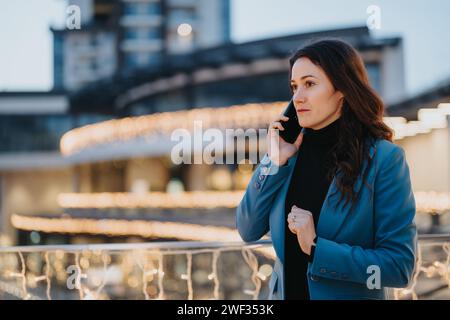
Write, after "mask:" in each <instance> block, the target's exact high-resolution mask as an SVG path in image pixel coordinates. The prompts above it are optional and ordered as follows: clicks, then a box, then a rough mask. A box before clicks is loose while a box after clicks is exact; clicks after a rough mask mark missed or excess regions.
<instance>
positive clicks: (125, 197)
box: [58, 190, 244, 209]
mask: <svg viewBox="0 0 450 320" xmlns="http://www.w3.org/2000/svg"><path fill="white" fill-rule="evenodd" d="M243 195H244V191H242V190H240V191H190V192H177V193H165V192H149V193H146V194H135V193H131V192H130V193H126V192H123V193H120V192H115V193H107V192H104V193H63V194H60V195H59V196H58V204H59V206H60V207H62V208H66V209H68V208H73V209H83V208H98V209H100V208H157V209H172V208H207V209H211V208H220V207H223V208H235V207H236V206H237V204H238V203H239V202H240V201H241V199H242V196H243Z"/></svg>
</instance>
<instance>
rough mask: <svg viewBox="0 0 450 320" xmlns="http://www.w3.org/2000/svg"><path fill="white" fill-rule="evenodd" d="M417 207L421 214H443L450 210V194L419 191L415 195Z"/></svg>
mask: <svg viewBox="0 0 450 320" xmlns="http://www.w3.org/2000/svg"><path fill="white" fill-rule="evenodd" d="M414 197H415V199H416V207H417V211H419V212H434V213H443V212H444V211H446V210H450V193H448V192H435V191H427V192H424V191H419V192H415V193H414Z"/></svg>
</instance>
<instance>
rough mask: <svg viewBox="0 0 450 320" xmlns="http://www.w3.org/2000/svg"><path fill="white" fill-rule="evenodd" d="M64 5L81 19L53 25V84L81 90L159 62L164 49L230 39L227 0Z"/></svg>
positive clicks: (93, 0) (74, 0) (97, 0)
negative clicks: (73, 25) (73, 8)
mask: <svg viewBox="0 0 450 320" xmlns="http://www.w3.org/2000/svg"><path fill="white" fill-rule="evenodd" d="M68 4H69V8H71V7H70V6H76V7H77V8H79V11H78V12H80V14H81V21H80V22H81V24H80V28H79V29H77V28H74V29H67V28H65V29H63V30H53V35H54V79H55V82H54V83H55V88H57V89H66V90H76V89H80V88H82V87H83V86H85V85H87V84H91V83H94V82H96V81H98V80H101V79H105V78H109V77H112V76H114V75H115V74H116V73H122V74H129V72H130V71H132V70H135V69H142V68H149V67H157V66H159V65H160V64H161V63H162V61H163V60H164V59H165V57H166V56H167V55H168V54H174V53H186V52H193V51H195V50H198V49H202V48H207V47H212V46H216V45H218V44H222V43H228V42H229V41H230V18H229V16H230V4H229V0H114V1H110V0H70V1H69V3H68ZM74 12H75V11H74ZM74 14H75V13H74Z"/></svg>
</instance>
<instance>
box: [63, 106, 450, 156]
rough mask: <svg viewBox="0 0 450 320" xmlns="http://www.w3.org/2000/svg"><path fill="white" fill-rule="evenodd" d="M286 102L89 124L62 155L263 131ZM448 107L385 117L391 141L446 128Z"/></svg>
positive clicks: (66, 138) (68, 136) (74, 133)
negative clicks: (198, 126)
mask: <svg viewBox="0 0 450 320" xmlns="http://www.w3.org/2000/svg"><path fill="white" fill-rule="evenodd" d="M286 105H287V102H274V103H260V104H245V105H234V106H230V107H222V108H197V109H193V110H180V111H175V112H162V113H155V114H151V115H145V116H139V117H128V118H124V119H114V120H108V121H103V122H99V123H95V124H90V125H87V126H83V127H80V128H76V129H73V130H70V131H68V132H66V133H65V134H64V135H63V137H62V138H61V141H60V149H61V153H62V154H63V155H64V156H70V155H72V154H75V153H78V152H80V151H81V150H83V149H87V148H91V147H93V146H95V145H101V144H108V143H112V142H119V141H126V140H129V139H133V138H136V137H149V136H152V135H156V136H157V135H165V136H168V135H170V134H171V133H172V132H173V130H175V129H181V128H183V129H186V130H189V131H192V128H193V123H194V121H202V124H203V128H204V129H208V128H222V129H233V128H234V129H236V128H262V127H265V126H267V125H268V124H269V123H270V122H271V121H273V119H274V118H275V117H276V116H277V115H279V114H280V113H281V112H282V111H283V110H284V108H285V107H286ZM449 105H450V104H448V103H441V104H439V105H438V108H429V109H420V110H419V111H418V118H419V120H418V121H414V122H407V121H406V119H405V118H403V117H384V119H383V120H384V121H385V122H386V124H387V125H388V126H389V127H391V128H392V129H393V130H394V132H395V135H394V139H397V140H398V139H402V138H404V137H406V136H414V135H416V134H419V133H427V132H429V130H431V129H438V128H446V127H447V120H446V116H447V115H449V114H450V106H449Z"/></svg>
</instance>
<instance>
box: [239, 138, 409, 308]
mask: <svg viewBox="0 0 450 320" xmlns="http://www.w3.org/2000/svg"><path fill="white" fill-rule="evenodd" d="M300 148H301V147H300ZM369 154H370V155H369V157H370V158H371V160H372V161H371V166H370V168H369V171H368V174H367V177H366V183H363V182H362V179H361V176H360V177H359V179H358V180H357V181H356V183H355V190H360V189H361V188H362V189H361V193H360V196H359V198H358V200H357V202H356V203H355V205H354V208H353V211H352V212H350V206H349V205H347V206H345V207H344V205H343V203H342V202H343V201H341V202H339V196H340V193H339V192H338V191H337V187H336V178H334V179H333V181H332V182H331V185H330V188H329V190H328V193H327V196H326V198H325V200H324V203H323V206H322V209H321V212H320V217H319V222H318V225H317V226H316V234H317V241H316V248H315V253H314V259H313V261H312V263H309V264H308V269H307V270H308V271H307V275H306V276H307V277H308V284H309V292H310V297H311V299H387V298H389V295H388V294H389V292H390V290H388V288H392V287H395V288H402V287H407V286H408V285H409V283H410V281H411V279H412V275H413V273H414V269H415V262H416V261H415V260H416V250H417V229H416V225H415V222H414V216H415V212H416V208H415V200H414V195H413V192H412V189H411V182H410V176H409V168H408V165H407V163H406V161H405V154H404V151H403V149H401V148H400V147H399V146H397V145H395V144H393V143H391V142H389V141H387V140H381V139H379V140H376V141H375V142H374V143H373V144H372V145H371V148H370V151H369ZM297 155H298V153H296V154H295V155H294V156H292V157H291V158H290V159H289V160H288V163H287V164H286V165H284V166H281V167H278V166H276V165H275V164H273V163H272V162H271V161H270V159H269V158H268V156H267V155H265V157H264V158H263V159H262V161H261V163H260V164H259V166H258V167H257V168H256V170H255V172H254V173H253V176H252V178H251V181H250V183H249V185H248V187H247V190H246V192H245V194H244V197H243V199H242V201H241V202H240V204H239V206H238V208H237V212H236V226H237V229H238V231H239V234H240V235H241V237H242V239H243V240H244V241H245V242H253V241H256V240H259V239H260V238H261V237H262V236H264V235H265V234H266V233H267V232H269V231H270V234H271V237H272V242H273V246H274V249H275V252H276V255H277V258H276V261H275V266H274V271H273V273H272V276H271V279H270V282H269V291H270V292H269V299H284V283H283V282H284V281H283V278H284V277H283V261H284V233H285V232H286V230H285V198H286V194H287V191H288V187H289V184H290V178H291V176H292V172H293V168H294V166H295V162H296V159H297ZM366 167H367V163H365V165H364V168H366ZM337 174H339V172H338V173H337ZM299 192H301V190H299ZM336 205H337V207H335V206H336ZM287 232H290V231H289V230H287ZM298 250H301V249H300V246H299V248H298ZM373 266H375V267H373ZM376 268H379V269H378V270H379V272H377V270H375V269H376ZM377 275H379V277H378V279H379V280H380V281H379V282H378V284H379V285H377V278H376V277H377ZM368 282H369V283H370V284H371V285H368ZM374 286H375V288H373V287H374Z"/></svg>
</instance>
